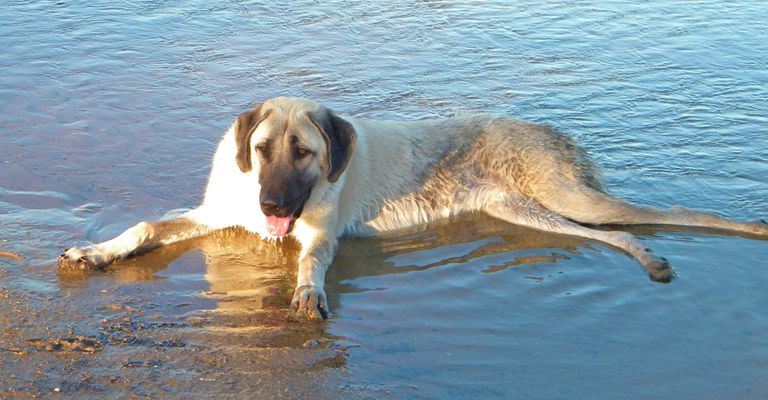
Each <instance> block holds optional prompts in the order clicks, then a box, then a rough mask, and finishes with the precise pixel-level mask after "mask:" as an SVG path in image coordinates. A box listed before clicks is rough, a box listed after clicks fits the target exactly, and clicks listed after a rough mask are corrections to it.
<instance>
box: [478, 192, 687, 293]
mask: <svg viewBox="0 0 768 400" xmlns="http://www.w3.org/2000/svg"><path fill="white" fill-rule="evenodd" d="M484 211H485V212H487V213H488V214H490V215H491V216H493V217H496V218H499V219H501V220H504V221H507V222H510V223H513V224H516V225H523V226H528V227H531V228H535V229H539V230H542V231H546V232H554V233H563V234H567V235H574V236H579V237H583V238H587V239H593V240H597V241H600V242H603V243H607V244H609V245H611V246H614V247H617V248H619V249H622V250H624V251H625V252H627V253H628V254H629V255H631V256H632V257H634V258H635V259H637V261H639V262H640V264H641V265H642V266H643V268H644V269H645V271H646V272H647V273H648V275H649V276H650V278H651V280H653V281H656V282H669V281H671V280H672V278H673V276H674V272H673V271H672V269H671V268H670V267H669V263H668V262H667V260H666V259H665V258H663V257H657V256H655V255H653V253H651V250H650V249H648V248H647V247H645V246H644V245H643V244H642V243H641V242H640V241H639V240H638V239H637V238H636V237H634V236H633V235H631V234H629V233H627V232H617V231H600V230H595V229H590V228H587V227H584V226H581V225H579V224H577V223H575V222H572V221H569V220H568V219H566V218H564V217H562V216H560V215H558V214H555V213H554V212H552V211H550V210H547V209H546V208H544V207H542V206H541V205H539V204H538V203H536V202H534V201H533V200H530V199H528V198H523V197H518V196H512V195H508V194H505V193H499V194H498V195H496V196H494V198H493V199H492V200H491V201H489V202H488V203H487V204H486V206H485V208H484Z"/></svg>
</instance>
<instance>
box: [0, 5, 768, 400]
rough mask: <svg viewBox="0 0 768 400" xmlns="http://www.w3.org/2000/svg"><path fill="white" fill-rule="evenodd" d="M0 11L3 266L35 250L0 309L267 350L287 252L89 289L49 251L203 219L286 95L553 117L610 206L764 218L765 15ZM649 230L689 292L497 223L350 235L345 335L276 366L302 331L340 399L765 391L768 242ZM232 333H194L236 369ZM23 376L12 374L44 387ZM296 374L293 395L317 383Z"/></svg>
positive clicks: (322, 8)
mask: <svg viewBox="0 0 768 400" xmlns="http://www.w3.org/2000/svg"><path fill="white" fill-rule="evenodd" d="M0 10H2V15H3V23H2V24H0V48H1V49H2V51H0V239H1V240H2V241H0V251H6V252H13V253H16V254H19V255H21V256H23V257H24V260H23V261H22V262H18V261H14V260H13V259H10V258H0V272H2V273H0V288H2V289H3V290H5V291H7V293H10V294H11V296H13V295H16V294H18V295H19V296H21V294H25V295H27V296H32V297H30V298H29V299H28V302H29V308H30V309H31V310H33V311H34V310H37V311H40V312H43V311H45V309H46V308H45V307H47V306H46V304H49V303H46V302H44V301H38V300H36V299H40V298H43V299H47V300H46V301H48V302H53V303H55V304H58V307H61V308H62V310H64V311H66V309H67V307H68V306H67V304H68V303H67V302H72V303H73V304H75V305H74V306H72V307H76V308H81V309H82V308H86V309H87V308H88V307H91V306H94V307H95V306H97V305H100V304H102V303H103V302H108V301H109V300H104V299H95V298H94V297H92V296H91V295H92V294H93V293H94V292H96V293H98V290H101V288H103V287H106V288H108V289H109V293H112V292H111V290H112V288H119V289H115V290H119V293H120V294H119V296H118V295H115V296H117V297H115V298H118V297H119V298H120V299H128V301H133V302H134V303H135V304H136V305H137V306H140V305H142V304H143V305H145V306H146V305H147V304H150V305H151V304H154V305H156V309H157V311H156V313H158V314H160V316H161V317H169V316H174V317H173V318H176V315H180V316H179V317H178V318H181V319H182V320H184V319H185V318H187V319H188V318H199V315H198V314H197V313H198V312H205V313H211V312H213V313H214V314H215V310H220V311H222V314H224V312H223V310H225V309H226V310H230V312H231V309H232V308H234V309H237V310H240V311H239V312H240V314H238V315H240V317H238V318H239V319H238V318H235V321H234V322H233V321H232V320H227V321H228V322H227V324H228V325H227V326H228V327H229V328H232V327H233V326H234V327H236V328H237V329H238V331H237V333H236V334H235V333H231V334H232V335H236V336H237V337H238V338H240V339H242V341H243V342H248V341H249V340H251V341H254V340H257V334H256V333H253V332H261V331H262V330H263V329H261V328H263V327H262V326H261V325H260V324H261V323H262V322H260V320H259V319H251V318H249V317H248V315H250V314H259V313H260V312H266V311H265V310H267V311H274V312H275V313H277V314H276V315H282V314H279V311H280V310H283V309H285V308H286V307H287V304H288V301H289V299H290V286H291V285H292V279H293V278H292V276H291V273H292V272H291V271H290V269H291V268H295V264H292V263H291V261H290V260H291V258H290V257H283V256H282V255H280V254H279V252H278V253H275V252H276V251H277V250H275V249H261V250H259V251H261V252H266V253H269V254H270V255H268V256H263V255H259V256H256V255H253V254H258V252H257V253H253V252H251V251H250V250H248V251H246V250H244V248H243V246H242V245H241V244H239V243H238V241H240V240H246V239H242V238H239V239H238V238H235V239H231V240H230V242H228V244H227V243H225V244H224V245H219V244H217V245H216V246H214V245H213V244H211V243H208V242H206V243H205V244H203V245H201V246H203V247H206V246H207V248H204V249H202V254H203V256H200V255H199V254H200V251H199V250H195V249H194V248H193V249H184V250H183V251H187V250H190V251H192V253H190V254H191V255H187V256H183V257H182V258H181V259H179V261H176V262H175V263H172V262H171V261H170V260H172V259H173V257H175V256H178V254H172V257H170V259H168V260H166V259H163V258H162V257H160V256H152V255H149V256H147V257H143V258H138V259H136V260H133V261H132V262H131V263H129V264H130V265H128V266H127V268H126V269H123V270H121V271H119V272H117V273H113V274H102V275H97V276H94V277H86V278H83V280H82V281H78V282H77V283H72V282H71V281H69V280H67V279H65V278H62V277H61V276H59V275H58V274H57V273H56V271H55V267H54V258H55V256H56V255H57V254H58V253H59V252H60V251H61V250H62V249H63V248H66V247H69V246H71V245H72V244H75V243H85V242H87V241H99V240H104V239H108V238H110V237H112V236H114V235H116V234H118V233H119V232H121V231H122V230H123V229H125V228H127V227H129V226H131V225H133V224H134V223H136V222H137V221H139V220H142V219H154V218H159V217H161V216H162V215H163V214H165V213H166V212H169V211H171V210H173V209H176V208H180V207H191V206H194V205H195V204H196V203H197V202H199V200H200V199H201V195H202V190H203V186H204V184H205V181H206V178H207V173H208V171H209V160H210V157H211V154H212V151H213V149H214V147H215V145H216V143H217V141H218V139H219V137H220V135H221V134H222V133H223V132H224V130H225V129H226V128H227V127H228V126H229V124H231V122H232V121H233V119H234V117H235V116H236V115H237V114H239V113H240V112H242V111H243V110H246V109H248V108H249V107H251V106H253V105H254V104H256V103H258V102H259V101H260V100H263V99H265V98H269V97H273V96H278V95H291V96H304V97H309V98H312V99H316V100H318V101H320V102H322V103H323V104H325V105H326V106H328V107H330V108H332V109H334V110H336V111H338V112H341V113H345V114H348V115H354V116H359V117H368V118H394V119H420V118H428V117H437V116H446V115H451V114H453V113H456V112H466V111H478V112H492V113H499V114H505V115H511V116H514V117H516V118H520V119H525V120H530V121H534V122H538V123H544V124H548V125H551V126H554V127H556V128H557V129H559V130H561V131H563V132H566V133H568V134H569V135H571V136H573V137H575V138H577V139H578V140H579V142H580V143H581V144H582V145H583V146H584V147H585V148H586V149H587V150H588V151H589V153H590V154H591V155H592V156H593V158H594V159H595V160H596V161H597V162H598V163H599V164H600V165H601V166H602V170H603V172H604V175H605V181H606V183H607V186H608V188H609V189H610V190H611V192H612V193H614V194H616V195H618V196H620V197H623V198H626V199H628V200H631V201H633V202H635V203H637V204H643V205H650V206H656V207H668V206H671V205H675V204H679V205H682V206H685V207H688V208H695V209H700V210H704V211H709V212H714V213H717V214H720V215H723V216H726V217H729V218H735V219H740V220H754V219H758V218H762V217H766V216H768V204H767V202H766V199H768V111H766V110H768V22H766V21H768V18H766V17H767V16H768V5H766V4H765V3H764V2H749V1H737V2H717V1H710V0H702V1H691V2H671V1H651V2H613V1H610V2H591V1H546V2H507V1H489V2H477V3H475V2H472V3H468V2H451V1H419V2H362V3H354V4H347V3H343V2H337V1H328V2H312V1H295V2H289V3H287V4H273V3H258V2H232V1H230V2H220V3H215V4H212V3H208V2H201V1H177V2H150V1H145V2H142V1H127V2H107V1H91V2H41V1H36V2H27V1H14V2H6V3H3V4H2V5H0ZM633 232H634V233H637V234H639V235H640V236H641V238H642V239H643V240H644V241H645V242H646V243H647V244H648V245H649V247H651V248H653V249H654V252H655V253H657V254H661V255H664V256H666V257H667V258H669V260H670V261H671V263H672V265H673V266H674V267H675V269H676V271H677V273H678V278H677V279H676V280H675V281H674V282H673V283H671V284H669V285H661V284H654V283H652V282H650V281H649V280H648V279H647V277H645V275H644V273H643V271H642V268H640V267H639V265H637V264H636V263H635V262H634V261H633V260H631V259H629V258H628V257H627V256H625V255H624V254H622V253H619V252H617V251H615V250H613V249H611V248H608V247H606V246H603V245H601V244H598V243H587V242H583V241H580V240H578V239H574V238H569V237H563V236H557V235H549V234H543V233H540V232H535V231H531V230H526V229H522V228H518V227H514V226H510V225H506V224H502V223H499V222H496V221H493V220H490V219H488V218H468V219H466V220H462V221H460V224H458V225H457V224H436V225H435V226H429V227H424V228H423V229H421V230H417V231H414V232H409V233H403V234H401V235H396V236H394V237H382V238H374V239H365V240H351V241H345V242H343V243H342V245H341V248H340V251H339V255H338V257H337V261H336V262H335V264H334V265H333V266H332V267H331V270H330V272H329V277H328V291H329V295H330V297H331V299H330V300H331V306H332V308H333V310H334V315H333V318H332V319H331V320H330V321H329V322H327V324H323V325H322V326H321V327H320V328H318V329H319V331H318V332H314V333H307V332H304V331H302V332H303V333H301V334H297V333H296V331H295V330H296V329H304V328H296V327H295V326H294V325H291V324H290V323H288V325H287V326H288V327H282V328H281V327H280V326H282V325H280V324H278V327H277V328H274V327H273V328H274V329H276V330H277V331H281V332H283V334H284V335H285V336H286V337H289V338H291V337H294V336H297V335H298V336H300V337H301V340H298V339H295V338H294V339H295V340H294V339H291V340H288V339H286V343H288V342H290V343H294V342H296V343H298V344H297V345H295V346H293V347H292V345H287V344H286V345H281V346H283V347H286V348H291V349H294V350H295V354H298V356H297V357H300V358H301V357H305V358H311V354H312V352H313V351H314V350H312V348H305V347H302V343H303V341H304V339H306V338H308V337H315V336H316V337H319V338H323V340H330V341H331V342H333V343H336V346H337V347H339V348H341V347H343V348H344V350H343V357H344V362H343V365H342V366H340V367H327V368H325V369H324V368H320V372H319V375H318V376H319V378H317V379H320V380H321V382H320V385H321V386H322V387H324V388H325V389H323V390H331V391H332V392H334V391H338V393H335V392H334V393H335V394H334V396H336V395H338V396H341V397H350V398H357V397H365V396H370V397H392V398H410V397H415V398H440V397H442V398H478V397H504V398H610V399H618V398H640V397H650V398H669V399H701V398H723V399H725V398H765V397H766V396H768V383H766V380H765V376H766V374H767V373H768V336H767V335H766V332H768V317H766V314H765V310H766V309H768V293H767V292H766V290H765V288H766V287H768V265H767V264H768V263H766V261H765V260H766V259H768V242H766V241H759V240H750V239H746V238H741V237H736V236H713V235H708V234H705V233H703V232H679V231H667V230H662V231H654V230H649V229H645V228H643V229H634V230H633ZM217 243H218V242H217ZM228 246H229V247H234V248H236V249H239V250H238V251H239V252H237V251H235V252H234V253H232V254H230V255H229V256H228V255H227V254H228V253H227V248H229V247H228ZM193 247H194V246H193ZM212 247H215V251H214V250H211V248H212ZM246 247H247V246H246ZM179 251H181V250H179ZM183 251H181V252H183ZM171 253H173V252H171ZM153 257H155V258H153ZM263 260H267V261H263ZM149 263H154V264H152V265H151V266H148V264H149ZM168 263H171V266H170V267H168V268H165V265H168ZM286 263H287V264H288V265H287V266H284V264H286ZM155 264H157V265H155ZM257 267H258V268H257ZM131 268H133V271H134V273H132V272H130V269H131ZM228 268H231V272H230V270H229V269H228ZM135 271H139V272H135ZM230 274H231V275H230ZM232 276H235V277H239V278H237V279H234V278H232ZM147 281H150V282H151V283H149V284H147V283H146V282H147ZM147 285H149V286H147ZM73 286H74V287H75V289H73ZM149 288H151V289H149ZM222 288H223V289H222ZM235 295H236V296H235ZM35 296H37V297H35ZM110 296H112V295H111V294H108V295H107V298H111V297H110ZM120 296H122V297H120ZM232 296H235V297H236V298H237V301H235V300H233V297H232ZM65 299H66V301H65ZM265 299H267V300H268V301H265ZM0 301H5V300H0ZM243 301H244V302H245V303H243ZM170 303H173V304H177V305H178V304H188V305H185V306H182V307H181V309H183V312H181V311H177V309H176V308H173V307H171V306H172V305H173V304H170ZM233 304H234V307H233ZM146 307H149V308H150V309H151V307H150V306H146ZM2 310H3V312H6V311H5V309H2ZM64 311H62V312H64ZM8 312H9V313H10V311H8ZM147 313H149V311H148V312H147ZM205 315H207V314H205ZM227 315H229V314H227ZM259 315H261V314H259ZM270 315H271V314H270ZM4 318H6V319H9V320H13V318H15V317H14V316H13V315H11V314H7V315H6V316H4ZM48 318H50V321H47V323H50V324H53V325H55V326H64V325H66V324H64V323H62V322H61V321H60V320H58V319H56V318H54V317H48ZM89 318H90V319H89ZM99 318H101V316H98V315H94V316H92V317H88V316H86V317H84V319H83V320H82V321H81V322H80V325H77V326H78V329H82V330H85V331H87V330H88V329H89V328H93V329H96V327H97V326H98V325H99ZM274 318H278V317H274ZM25 323H26V324H28V326H27V325H24V324H25ZM18 324H20V326H21V325H24V326H26V328H24V329H27V328H29V329H32V328H33V324H32V322H23V321H20V322H18ZM57 324H58V325H57ZM222 324H223V323H222ZM215 327H219V328H221V326H220V324H219V322H215V323H211V324H208V325H206V324H203V325H202V326H198V325H195V324H193V327H192V328H188V329H187V330H185V331H183V332H181V333H179V334H178V335H180V337H181V338H183V339H184V340H189V341H190V343H192V342H194V343H197V345H200V346H213V347H215V348H216V349H218V350H217V351H219V352H220V354H225V355H226V354H236V353H238V349H239V347H238V346H241V345H242V343H243V342H237V341H234V339H232V340H233V342H226V341H225V340H224V339H222V338H221V337H218V336H217V337H218V339H217V341H216V343H214V344H212V343H207V342H206V341H207V340H208V339H209V337H208V336H205V335H203V333H205V332H209V331H211V330H215V329H214V328H215ZM62 329H63V328H62ZM219 330H221V329H219ZM206 334H207V333H206ZM9 335H11V336H9V337H11V339H7V340H12V334H9ZM201 335H203V336H201ZM221 335H223V337H226V335H227V333H222V334H221ZM249 335H253V336H249ZM17 336H18V335H17ZM258 338H262V336H258ZM23 339H25V338H23V337H20V338H19V340H23ZM281 343H282V342H281ZM121 351H123V350H121V349H120V348H116V349H112V350H109V351H105V352H102V353H100V354H96V355H93V356H91V357H93V359H96V360H98V359H99V357H113V356H116V354H119V353H120V352H121ZM291 354H294V353H291ZM0 357H16V356H13V355H5V353H2V352H0ZM260 357H266V356H263V355H262V356H260ZM11 359H12V360H14V361H13V363H21V365H24V364H23V363H24V362H25V361H24V360H27V359H25V358H23V357H22V358H18V357H17V358H10V359H9V360H11ZM26 362H28V363H32V361H26ZM52 362H54V363H55V362H56V361H55V359H53V361H52ZM4 364H5V363H4ZM5 365H6V366H3V367H0V368H2V370H3V372H4V374H3V375H8V374H9V373H12V372H14V371H15V370H16V369H18V370H22V369H25V368H26V366H25V367H23V368H22V367H18V368H17V367H15V366H8V364H5ZM171 366H173V368H171ZM83 368H85V369H87V368H88V366H84V367H83ZM221 368H223V369H222V371H223V372H222V374H224V373H225V372H226V373H228V374H230V375H231V376H235V377H239V378H237V380H236V381H235V382H234V383H232V384H231V385H232V386H233V387H237V388H239V389H242V390H247V389H248V388H249V385H255V384H254V383H249V381H248V378H247V377H248V375H247V373H248V371H249V368H250V367H249V366H248V365H247V364H242V365H227V366H225V367H221ZM302 368H310V367H306V366H305V367H302ZM312 368H315V367H311V368H310V369H311V370H312V371H313V373H315V372H317V371H316V370H315V369H312ZM171 369H173V370H183V371H185V373H186V374H187V375H183V378H179V379H181V380H182V381H183V382H187V383H188V384H189V385H192V387H194V388H196V389H195V390H197V392H196V393H208V394H210V395H212V396H215V395H217V394H219V395H220V394H222V393H224V392H225V389H224V388H222V387H220V386H216V385H208V386H206V385H203V384H201V383H200V382H203V381H201V380H199V379H198V378H200V377H201V376H202V375H201V374H202V373H201V372H199V370H198V369H195V368H191V367H190V368H189V369H185V364H183V363H169V364H166V365H165V366H161V367H160V371H161V372H162V371H165V370H167V371H166V372H168V371H170V370H171ZM57 371H58V370H57ZM299 371H304V370H302V369H301V368H299ZM109 373H110V372H105V374H109ZM275 374H276V375H279V374H278V373H275ZM300 375H301V372H297V373H296V377H295V378H292V376H293V375H291V374H288V375H287V377H283V376H282V375H280V376H281V380H280V382H281V384H282V382H284V383H285V385H287V387H291V386H292V385H294V384H295V385H297V386H300V385H304V384H305V383H304V382H303V381H302V380H301V378H299V377H298V376H300ZM19 376H21V375H19ZM313 376H315V375H313ZM3 379H5V381H3ZM46 379H47V380H46V381H45V382H53V381H55V380H56V379H57V375H56V373H49V374H48V375H47V377H46ZM137 379H138V378H137ZM184 379H188V381H186V380H184ZM293 379H295V381H294V380H293ZM0 382H2V383H4V385H2V386H15V387H33V388H34V387H35V385H36V384H35V383H34V382H31V381H24V378H23V377H22V378H16V380H13V379H11V378H7V377H6V378H0ZM137 382H141V380H139V381H137ZM138 385H139V386H140V387H152V383H151V382H145V383H143V384H138ZM142 385H145V386H142ZM37 389H38V390H40V392H39V393H45V390H47V389H45V388H43V389H41V388H40V387H38V388H37ZM44 389H45V390H44ZM73 390H74V392H73V393H75V394H77V393H83V394H91V395H92V392H90V391H89V390H91V388H90V387H87V386H84V387H81V388H80V389H76V388H75V389H73ZM78 390H79V391H80V392H78ZM173 393H174V392H171V393H170V394H169V395H168V396H169V397H174V395H173ZM178 393H181V392H177V394H178ZM302 393H304V394H306V393H310V394H311V393H314V392H312V391H311V390H310V391H308V392H302ZM323 393H325V392H323ZM70 394H71V393H70ZM315 394H318V395H319V397H322V396H323V395H322V394H320V392H317V393H315Z"/></svg>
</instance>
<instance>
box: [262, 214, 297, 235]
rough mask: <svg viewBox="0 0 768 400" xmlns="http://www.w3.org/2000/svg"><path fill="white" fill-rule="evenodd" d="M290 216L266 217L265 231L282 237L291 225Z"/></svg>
mask: <svg viewBox="0 0 768 400" xmlns="http://www.w3.org/2000/svg"><path fill="white" fill-rule="evenodd" d="M292 219H293V218H292V217H282V218H280V217H275V216H270V217H267V231H268V232H269V234H270V235H272V236H277V237H282V236H285V235H286V234H287V233H288V229H289V228H290V227H291V220H292Z"/></svg>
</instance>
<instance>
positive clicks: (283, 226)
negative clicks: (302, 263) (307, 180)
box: [266, 195, 309, 238]
mask: <svg viewBox="0 0 768 400" xmlns="http://www.w3.org/2000/svg"><path fill="white" fill-rule="evenodd" d="M307 199H309V195H307V196H306V197H305V198H304V199H303V200H302V201H301V205H300V206H299V208H298V209H297V210H296V211H295V212H293V213H292V214H290V215H287V216H283V217H279V216H277V215H267V216H266V217H267V233H269V234H270V235H272V236H275V237H279V238H280V237H283V236H285V235H287V234H289V233H291V231H292V230H293V225H294V224H295V223H296V220H297V219H299V217H301V212H302V211H304V204H306V203H307Z"/></svg>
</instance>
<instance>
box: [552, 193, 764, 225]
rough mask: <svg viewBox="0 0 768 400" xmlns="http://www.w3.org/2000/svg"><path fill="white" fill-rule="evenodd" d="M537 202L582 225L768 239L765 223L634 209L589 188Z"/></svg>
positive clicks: (682, 210)
mask: <svg viewBox="0 0 768 400" xmlns="http://www.w3.org/2000/svg"><path fill="white" fill-rule="evenodd" d="M541 202H542V205H543V206H545V207H547V208H548V209H550V210H553V211H555V212H557V213H559V214H560V215H562V216H564V217H566V218H568V219H571V220H574V221H577V222H580V223H585V224H594V225H600V224H618V225H675V226H685V227H702V228H714V229H719V230H724V231H731V232H740V233H746V234H751V235H758V236H763V237H768V224H767V223H766V222H765V221H757V222H738V221H732V220H729V219H726V218H723V217H719V216H717V215H713V214H708V213H705V212H701V211H694V210H688V209H685V208H682V207H672V208H670V209H669V210H666V211H663V210H658V209H654V208H645V207H637V206H634V205H631V204H629V203H626V202H624V201H622V200H620V199H617V198H615V197H613V196H611V195H609V194H606V193H603V192H600V191H598V190H594V189H591V188H583V187H582V188H577V189H570V190H563V191H561V192H559V194H558V196H552V197H550V198H547V199H542V201H541Z"/></svg>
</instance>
